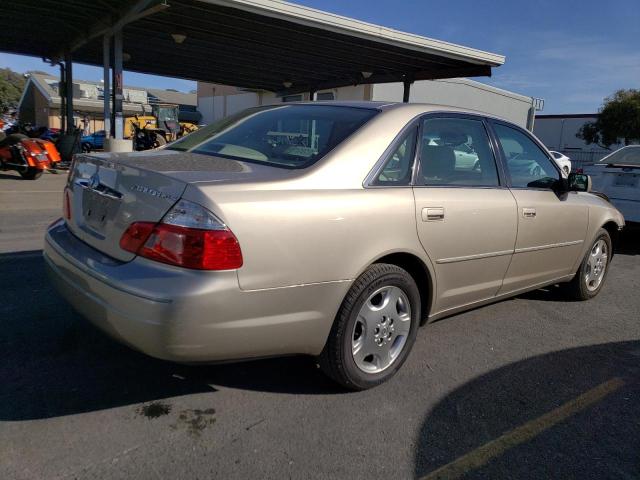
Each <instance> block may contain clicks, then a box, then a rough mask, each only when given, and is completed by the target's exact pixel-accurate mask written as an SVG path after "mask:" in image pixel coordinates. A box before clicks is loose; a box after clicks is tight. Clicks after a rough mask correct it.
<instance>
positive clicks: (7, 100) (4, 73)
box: [0, 68, 26, 111]
mask: <svg viewBox="0 0 640 480" xmlns="http://www.w3.org/2000/svg"><path fill="white" fill-rule="evenodd" d="M25 83H26V80H25V78H24V75H22V74H21V73H17V72H14V71H13V70H11V69H10V68H0V111H4V110H5V109H6V108H15V107H17V106H18V102H19V101H20V97H21V96H22V90H23V89H24V85H25Z"/></svg>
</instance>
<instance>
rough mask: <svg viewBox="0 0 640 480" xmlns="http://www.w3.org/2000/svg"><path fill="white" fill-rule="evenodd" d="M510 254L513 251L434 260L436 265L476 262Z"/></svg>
mask: <svg viewBox="0 0 640 480" xmlns="http://www.w3.org/2000/svg"><path fill="white" fill-rule="evenodd" d="M512 253H513V250H501V251H499V252H489V253H478V254H475V255H465V256H463V257H451V258H441V259H439V260H436V263H456V262H464V261H467V260H478V259H480V258H492V257H502V256H504V255H511V254H512Z"/></svg>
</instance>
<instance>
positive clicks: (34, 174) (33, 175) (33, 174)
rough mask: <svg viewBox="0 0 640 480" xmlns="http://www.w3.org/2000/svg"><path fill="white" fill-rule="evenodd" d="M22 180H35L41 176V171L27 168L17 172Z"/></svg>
mask: <svg viewBox="0 0 640 480" xmlns="http://www.w3.org/2000/svg"><path fill="white" fill-rule="evenodd" d="M19 173H20V176H21V177H22V179H23V180H37V179H39V178H40V177H41V176H42V170H39V169H37V168H33V167H29V168H27V169H26V170H22V171H20V172H19Z"/></svg>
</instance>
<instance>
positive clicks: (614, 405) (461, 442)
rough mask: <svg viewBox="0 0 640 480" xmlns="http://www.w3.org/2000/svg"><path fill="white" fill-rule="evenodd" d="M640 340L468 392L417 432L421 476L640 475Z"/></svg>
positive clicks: (560, 358)
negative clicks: (639, 449)
mask: <svg viewBox="0 0 640 480" xmlns="http://www.w3.org/2000/svg"><path fill="white" fill-rule="evenodd" d="M639 442H640V341H629V342H620V343H609V344H604V345H596V346H589V347H582V348H575V349H569V350H563V351H559V352H554V353H550V354H546V355H541V356H537V357H533V358H530V359H526V360H523V361H520V362H516V363H513V364H510V365H507V366H505V367H502V368H500V369H498V370H494V371H492V372H490V373H488V374H486V375H484V376H481V377H478V378H476V379H474V380H473V381H471V382H469V383H467V384H465V385H463V386H462V387H460V388H459V389H457V390H455V391H454V392H453V393H451V394H450V395H448V396H447V397H446V398H444V400H442V401H441V402H440V403H439V404H438V405H436V406H435V408H433V410H431V411H430V412H429V413H428V414H427V416H426V418H425V419H424V422H423V424H422V428H421V429H420V431H419V434H418V438H417V440H416V445H417V448H416V451H415V476H416V478H422V479H434V478H465V479H475V478H478V479H480V478H482V479H484V478H496V479H498V478H518V479H538V478H582V479H588V478H593V479H596V478H598V479H599V478H640V454H639V453H638V445H640V443H639Z"/></svg>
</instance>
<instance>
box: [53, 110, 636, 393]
mask: <svg viewBox="0 0 640 480" xmlns="http://www.w3.org/2000/svg"><path fill="white" fill-rule="evenodd" d="M470 157H473V158H470ZM461 158H462V159H464V161H460V160H459V159H461ZM589 189H590V188H589V179H588V177H586V176H581V175H571V176H570V177H569V178H568V179H565V178H563V176H562V175H561V172H560V170H559V169H558V167H557V165H556V163H555V162H554V161H553V159H552V157H551V156H550V154H549V152H548V151H547V150H546V149H545V148H544V147H543V146H542V144H541V143H540V142H539V141H538V140H537V139H536V138H535V137H533V136H532V135H531V134H530V133H529V132H527V131H525V130H523V129H521V128H519V127H517V126H515V125H513V124H510V123H508V122H505V121H502V120H499V119H495V118H489V117H487V116H485V115H482V114H480V113H474V112H465V111H461V110H455V109H444V108H443V107H440V106H429V105H417V104H379V103H335V102H325V103H322V102H314V103H307V104H286V105H278V106H269V107H260V108H254V109H249V110H246V111H244V112H242V113H240V114H238V115H235V116H233V117H230V118H228V119H226V120H223V121H221V122H219V123H216V124H214V125H211V126H209V127H206V128H203V129H201V130H199V131H198V132H196V133H193V134H191V135H189V136H187V137H185V138H183V139H182V140H180V141H178V142H175V143H173V144H172V145H170V146H168V147H166V148H164V149H161V150H156V151H153V152H138V153H132V154H112V155H109V154H95V155H81V156H78V157H77V158H76V160H75V162H74V165H73V167H72V171H71V172H70V175H69V181H68V184H67V187H66V189H65V193H64V201H65V204H64V218H62V219H60V221H58V222H56V223H55V224H53V225H52V226H51V227H50V228H49V230H48V232H47V235H46V242H45V243H46V245H45V253H44V255H45V259H46V263H47V265H48V270H49V272H50V274H51V277H52V279H53V282H54V283H55V285H56V286H57V288H58V289H59V291H60V292H61V293H62V295H64V297H65V298H66V299H67V300H68V301H69V302H70V303H71V304H72V305H73V306H74V307H75V308H76V309H77V310H78V311H79V312H80V313H81V314H82V315H84V316H85V317H86V318H88V319H89V320H90V321H91V322H93V323H94V324H96V325H97V326H98V327H100V328H102V329H103V330H104V331H106V332H107V333H109V334H110V335H112V336H114V337H115V338H117V339H119V340H121V341H122V342H125V343H127V344H129V345H131V346H132V347H134V348H136V349H138V350H141V351H143V352H145V353H147V354H149V355H152V356H155V357H159V358H163V359H168V360H173V361H178V362H215V361H222V360H234V359H247V358H258V357H268V356H274V355H290V354H307V355H313V356H318V357H319V363H320V365H321V366H322V368H323V369H324V371H325V372H326V373H327V374H328V375H329V376H331V377H332V378H334V379H335V380H337V381H338V382H340V383H341V384H342V385H344V386H346V387H348V388H351V389H365V388H369V387H372V386H375V385H377V384H379V383H381V382H383V381H385V380H386V379H388V378H389V377H391V376H392V375H393V374H394V373H395V372H396V371H397V370H398V369H399V368H400V367H401V365H402V364H403V362H404V361H405V360H406V358H407V356H408V354H409V352H410V350H411V348H412V346H413V344H414V341H415V338H416V334H417V331H418V327H419V326H420V325H421V324H423V323H425V322H429V321H433V320H435V319H438V318H441V317H444V316H448V315H452V314H454V313H456V312H460V311H463V310H466V309H469V308H473V307H477V306H479V305H482V304H486V303H489V302H494V301H496V300H500V299H503V298H506V297H510V296H513V295H517V294H520V293H522V292H525V291H527V290H532V289H536V288H540V287H543V286H545V285H551V284H557V283H562V284H564V285H563V286H564V288H565V291H566V293H567V295H568V296H570V297H572V298H577V299H581V300H587V299H590V298H592V297H594V296H595V295H597V294H598V292H599V291H600V290H601V288H602V286H603V282H604V279H605V277H606V274H607V271H608V265H609V262H610V260H611V257H612V254H613V250H612V246H613V243H614V241H615V238H616V236H617V233H618V231H619V230H620V229H621V228H622V227H623V225H624V221H623V219H622V216H621V215H620V213H619V212H618V211H617V210H616V209H615V208H614V207H613V206H612V205H611V204H610V203H608V202H607V201H606V200H604V199H603V198H600V197H599V196H596V195H593V194H591V193H589Z"/></svg>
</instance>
